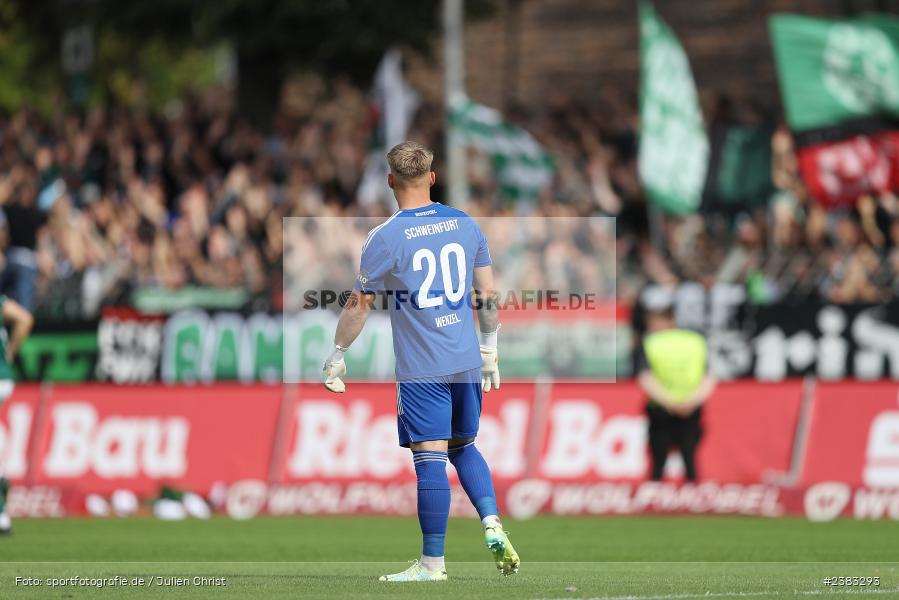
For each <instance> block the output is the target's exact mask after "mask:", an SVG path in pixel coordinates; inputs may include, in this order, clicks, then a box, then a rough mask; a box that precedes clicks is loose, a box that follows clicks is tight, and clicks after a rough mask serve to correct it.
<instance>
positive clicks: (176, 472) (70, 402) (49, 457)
mask: <svg viewBox="0 0 899 600" xmlns="http://www.w3.org/2000/svg"><path fill="white" fill-rule="evenodd" d="M281 393H282V392H281V388H279V387H266V386H255V387H246V386H241V385H237V384H234V385H213V386H196V387H188V386H183V387H166V386H112V385H101V384H96V385H77V386H75V385H73V386H62V385H60V386H56V387H54V388H53V390H52V393H51V394H50V396H49V398H48V399H47V401H46V406H45V407H44V422H43V427H42V428H41V430H40V431H39V432H38V433H37V436H36V439H35V444H36V448H37V453H36V455H35V457H36V458H37V462H36V463H35V464H33V465H32V472H33V479H34V482H35V483H37V484H43V485H52V486H59V487H66V488H75V489H77V490H80V491H83V492H88V491H90V492H97V493H109V492H112V491H114V490H116V489H119V488H125V489H130V490H133V491H134V492H136V493H137V494H139V495H148V494H155V493H157V492H158V491H159V488H160V486H162V485H172V486H175V487H181V488H186V489H191V490H194V491H197V492H200V493H205V492H207V491H208V490H209V488H210V487H211V486H212V484H213V483H215V482H217V481H222V482H229V481H235V480H238V479H243V478H248V477H254V478H264V477H266V474H267V470H268V464H269V459H270V457H271V450H272V440H273V439H274V431H275V424H276V421H277V413H278V406H279V404H280V401H281Z"/></svg>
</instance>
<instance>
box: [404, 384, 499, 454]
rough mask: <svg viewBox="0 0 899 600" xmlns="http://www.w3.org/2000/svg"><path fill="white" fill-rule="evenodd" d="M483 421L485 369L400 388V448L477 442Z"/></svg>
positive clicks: (405, 385)
mask: <svg viewBox="0 0 899 600" xmlns="http://www.w3.org/2000/svg"><path fill="white" fill-rule="evenodd" d="M480 419H481V369H480V367H478V368H476V369H471V370H470V371H465V372H463V373H455V374H453V375H444V376H441V377H433V378H429V379H427V380H423V381H398V382H397V384H396V426H397V430H398V432H399V437H400V446H403V447H404V448H408V447H409V444H410V443H412V442H430V441H434V440H451V439H453V438H473V437H476V436H477V435H478V422H479V421H480Z"/></svg>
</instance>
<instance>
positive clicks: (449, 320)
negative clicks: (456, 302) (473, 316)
mask: <svg viewBox="0 0 899 600" xmlns="http://www.w3.org/2000/svg"><path fill="white" fill-rule="evenodd" d="M434 322H435V323H436V324H437V327H444V326H446V325H453V324H455V323H461V322H462V319H460V318H459V315H457V314H456V313H451V314H448V315H443V316H442V317H437V318H436V319H434Z"/></svg>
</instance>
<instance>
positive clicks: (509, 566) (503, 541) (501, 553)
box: [484, 520, 521, 575]
mask: <svg viewBox="0 0 899 600" xmlns="http://www.w3.org/2000/svg"><path fill="white" fill-rule="evenodd" d="M484 539H485V540H486V542H487V549H488V550H490V553H491V554H493V560H494V562H495V563H496V570H497V571H499V572H500V573H502V574H503V575H514V574H515V573H518V568H519V567H520V566H521V559H520V558H518V553H517V552H515V548H513V547H512V542H510V541H509V534H507V533H506V532H505V531H503V525H502V523H500V522H499V520H495V521H490V522H488V523H487V524H486V525H485V526H484Z"/></svg>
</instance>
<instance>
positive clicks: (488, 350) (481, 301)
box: [473, 265, 500, 392]
mask: <svg viewBox="0 0 899 600" xmlns="http://www.w3.org/2000/svg"><path fill="white" fill-rule="evenodd" d="M473 283H474V294H475V307H476V309H477V313H478V327H479V329H480V330H481V389H482V390H483V391H485V392H489V391H490V390H491V389H492V388H496V389H499V384H500V378H499V353H498V349H497V337H498V334H499V294H498V293H497V291H496V283H495V282H494V280H493V267H492V266H490V265H486V266H483V267H475V269H474V280H473Z"/></svg>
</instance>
